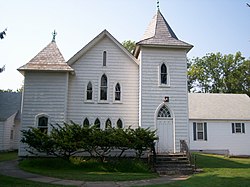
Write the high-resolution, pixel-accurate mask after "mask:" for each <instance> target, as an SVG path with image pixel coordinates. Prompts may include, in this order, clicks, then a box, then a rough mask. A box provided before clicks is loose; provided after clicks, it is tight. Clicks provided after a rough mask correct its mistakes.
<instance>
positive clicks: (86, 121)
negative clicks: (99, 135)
mask: <svg viewBox="0 0 250 187" xmlns="http://www.w3.org/2000/svg"><path fill="white" fill-rule="evenodd" d="M83 126H84V127H89V120H88V118H85V119H84V121H83Z"/></svg>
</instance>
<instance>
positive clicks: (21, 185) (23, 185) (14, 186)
mask: <svg viewBox="0 0 250 187" xmlns="http://www.w3.org/2000/svg"><path fill="white" fill-rule="evenodd" d="M14 159H17V152H14V151H13V152H2V153H0V162H2V161H7V160H14ZM0 186H1V187H33V186H36V187H62V186H61V185H50V184H45V183H41V182H32V181H28V180H23V179H17V178H14V177H8V176H4V175H0Z"/></svg>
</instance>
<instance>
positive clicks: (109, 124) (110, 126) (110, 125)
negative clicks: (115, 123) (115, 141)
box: [105, 119, 112, 129]
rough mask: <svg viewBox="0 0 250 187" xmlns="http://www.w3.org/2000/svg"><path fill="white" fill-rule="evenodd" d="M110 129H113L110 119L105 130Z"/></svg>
mask: <svg viewBox="0 0 250 187" xmlns="http://www.w3.org/2000/svg"><path fill="white" fill-rule="evenodd" d="M108 128H112V123H111V121H110V119H107V121H106V123H105V129H108Z"/></svg>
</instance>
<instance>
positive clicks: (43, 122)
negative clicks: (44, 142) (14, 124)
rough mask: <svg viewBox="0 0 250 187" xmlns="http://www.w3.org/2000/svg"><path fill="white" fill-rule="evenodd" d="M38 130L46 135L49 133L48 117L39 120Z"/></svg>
mask: <svg viewBox="0 0 250 187" xmlns="http://www.w3.org/2000/svg"><path fill="white" fill-rule="evenodd" d="M38 129H39V130H40V131H41V132H43V133H45V134H46V133H47V132H48V118H47V117H46V116H41V117H39V118H38Z"/></svg>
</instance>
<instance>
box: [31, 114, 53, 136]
mask: <svg viewBox="0 0 250 187" xmlns="http://www.w3.org/2000/svg"><path fill="white" fill-rule="evenodd" d="M43 117H44V118H47V128H43V127H42V128H41V127H39V120H40V118H43ZM49 124H50V117H49V115H48V114H44V113H42V114H38V115H36V116H35V127H37V128H38V129H47V130H45V131H46V134H48V133H49V130H50V128H49Z"/></svg>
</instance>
